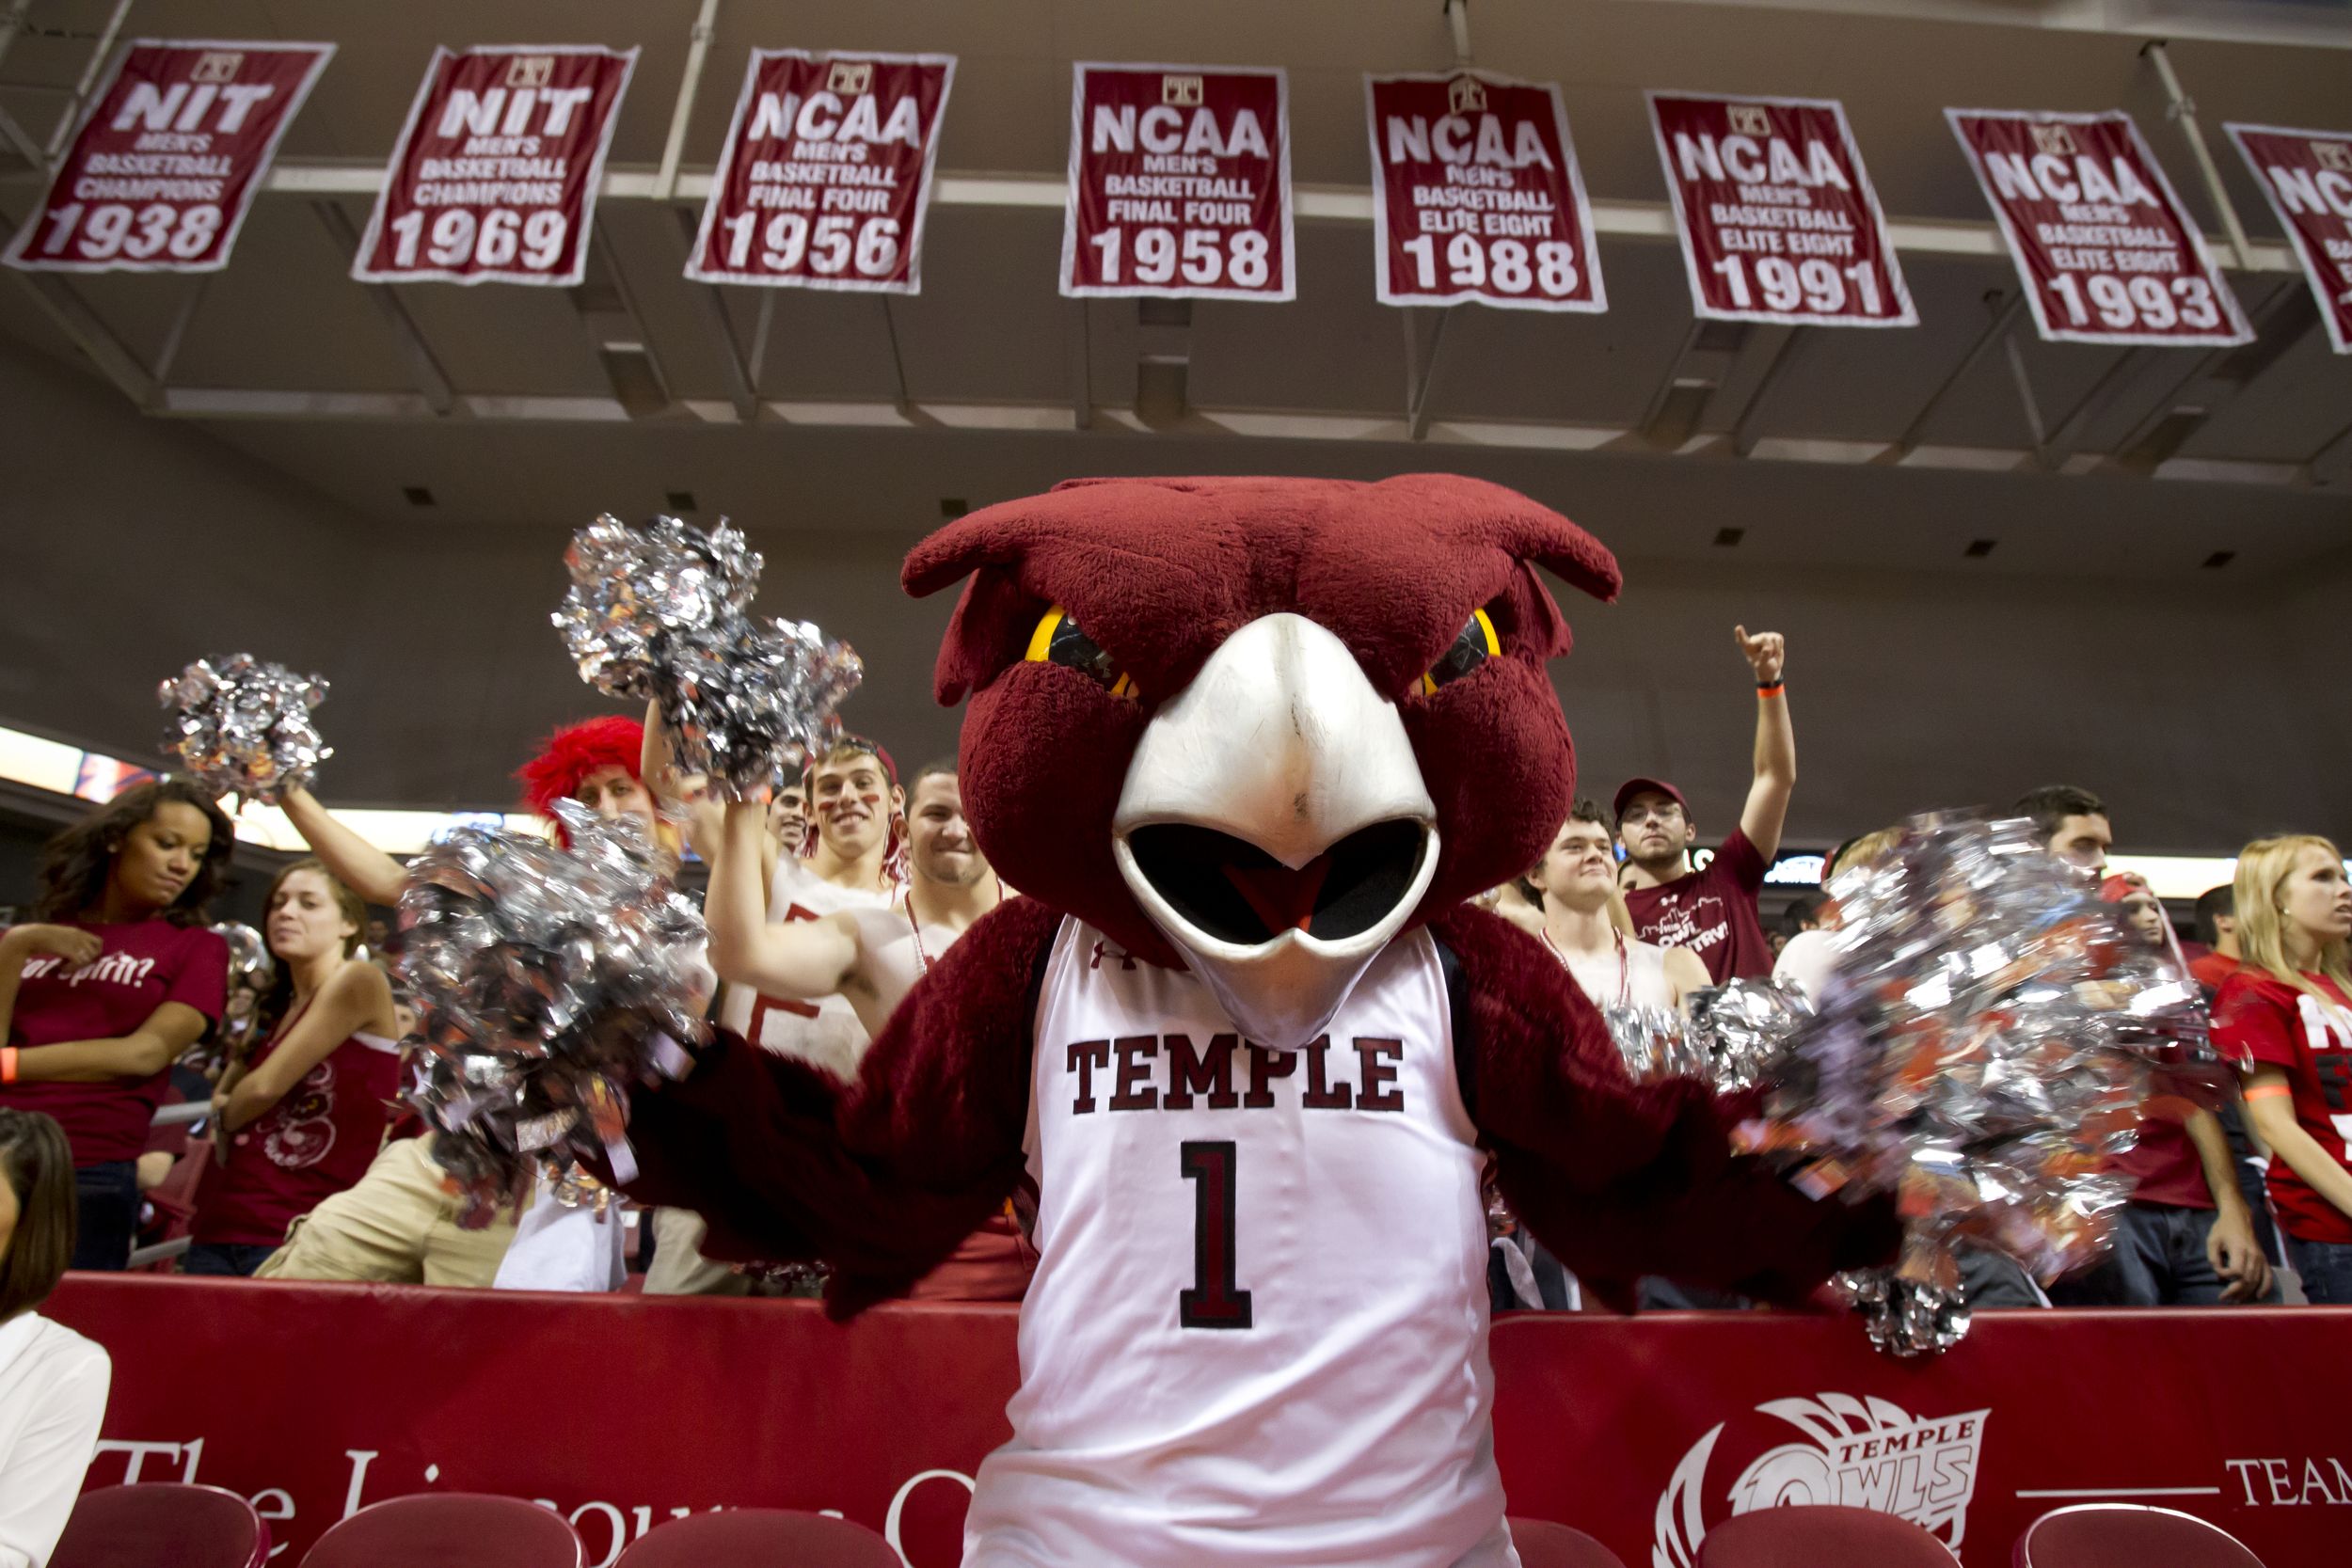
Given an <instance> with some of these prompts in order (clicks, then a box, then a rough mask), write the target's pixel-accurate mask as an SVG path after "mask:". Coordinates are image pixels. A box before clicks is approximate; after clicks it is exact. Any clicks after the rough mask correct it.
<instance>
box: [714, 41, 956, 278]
mask: <svg viewBox="0 0 2352 1568" xmlns="http://www.w3.org/2000/svg"><path fill="white" fill-rule="evenodd" d="M955 76H956V62H955V56H953V55H811V54H808V53H807V52H805V51H803V50H799V49H755V50H754V51H752V63H751V68H750V70H749V71H746V72H745V73H744V77H743V95H742V97H740V98H739V99H738V100H737V101H736V104H735V119H734V122H733V123H732V124H730V125H729V126H728V127H727V145H726V150H724V151H723V153H721V154H720V158H719V173H718V177H717V178H716V179H715V180H714V181H713V182H711V187H710V200H709V201H708V202H707V204H706V205H705V206H704V208H703V219H702V228H701V230H699V231H698V232H697V233H696V234H695V237H694V254H693V255H692V256H691V258H689V259H688V261H687V263H686V276H687V277H692V278H696V279H699V280H700V281H702V282H705V283H758V284H773V285H783V286H790V287H794V288H803V289H850V290H862V291H865V292H868V293H876V292H882V293H902V294H911V293H920V292H921V289H922V285H923V218H924V214H925V213H926V212H927V210H928V209H929V207H930V194H931V166H932V164H933V163H934V162H935V161H936V159H937V157H938V154H939V120H940V117H941V115H943V114H944V113H946V108H947V91H948V88H949V87H952V86H953V85H954V83H955Z"/></svg>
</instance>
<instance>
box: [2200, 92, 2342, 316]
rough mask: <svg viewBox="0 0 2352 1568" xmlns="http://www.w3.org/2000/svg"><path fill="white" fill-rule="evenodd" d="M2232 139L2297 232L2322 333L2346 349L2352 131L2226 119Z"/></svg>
mask: <svg viewBox="0 0 2352 1568" xmlns="http://www.w3.org/2000/svg"><path fill="white" fill-rule="evenodd" d="M2222 129H2224V130H2226V131H2228V132H2229V133H2230V139H2231V140H2232V141H2234V142H2236V143H2237V150H2238V152H2239V154H2240V155H2241V156H2243V157H2244V158H2245V160H2246V166H2247V167H2249V168H2250V169H2252V170H2253V171H2254V182H2255V183H2256V184H2258V185H2260V186H2262V188H2263V195H2264V196H2265V197H2267V198H2270V211H2271V213H2272V214H2273V215H2275V216H2276V217H2277V218H2278V220H2279V227H2280V228H2281V229H2283V230H2286V231H2287V232H2288V233H2289V234H2290V235H2292V236H2293V237H2294V239H2295V250H2296V255H2298V256H2300V257H2302V258H2303V276H2304V277H2308V278H2310V279H2311V282H2312V297H2313V298H2314V299H2316V300H2318V301H2319V314H2320V319H2321V320H2323V321H2325V322H2326V323H2327V324H2328V342H2329V343H2331V344H2333V345H2334V347H2335V351H2336V352H2337V353H2338V354H2352V131H2287V130H2282V129H2280V127H2279V126H2276V125H2227V126H2224V127H2222Z"/></svg>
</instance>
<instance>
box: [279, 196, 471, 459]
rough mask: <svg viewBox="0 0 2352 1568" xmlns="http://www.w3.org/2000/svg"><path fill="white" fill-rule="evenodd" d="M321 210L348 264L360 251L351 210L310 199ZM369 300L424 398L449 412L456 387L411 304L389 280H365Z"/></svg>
mask: <svg viewBox="0 0 2352 1568" xmlns="http://www.w3.org/2000/svg"><path fill="white" fill-rule="evenodd" d="M310 210H311V211H312V212H314V213H316V214H318V219H319V223H320V224H321V225H322V226H323V227H324V228H325V229H326V236H327V238H328V239H329V240H331V241H333V242H334V245H335V250H336V253H337V255H338V256H339V257H340V258H341V259H342V262H343V264H344V266H345V267H346V268H347V267H349V265H350V264H351V260H352V258H353V257H355V256H357V255H358V253H359V231H358V230H356V229H354V228H352V226H351V214H348V213H346V212H344V211H343V205H342V202H340V201H331V200H319V201H313V202H311V203H310ZM361 288H362V289H363V290H364V291H365V293H367V296H368V302H369V303H370V304H371V305H373V306H374V307H375V313H376V314H377V315H379V316H381V317H383V318H384V325H386V326H388V327H389V328H391V332H392V343H393V346H394V347H396V348H398V349H399V351H400V357H401V362H402V363H403V364H405V365H406V366H407V367H408V379H409V380H410V381H411V382H412V383H414V384H415V386H416V388H417V390H418V391H419V392H421V393H422V394H423V395H424V401H425V404H426V405H427V406H428V407H430V408H431V409H432V410H433V412H434V413H436V414H447V413H449V412H450V411H452V410H453V409H454V408H455V407H456V406H457V389H456V388H454V387H453V386H451V385H450V379H449V372H447V371H444V370H443V369H441V362H440V360H438V359H437V358H436V357H434V354H433V345H432V344H430V343H428V342H426V341H424V332H423V330H422V329H421V328H420V327H419V326H418V325H417V319H416V318H415V317H414V316H412V315H410V314H409V313H408V307H406V306H405V305H403V304H402V303H401V302H400V296H399V295H398V294H396V293H392V286H391V285H390V284H389V283H368V284H362V285H361Z"/></svg>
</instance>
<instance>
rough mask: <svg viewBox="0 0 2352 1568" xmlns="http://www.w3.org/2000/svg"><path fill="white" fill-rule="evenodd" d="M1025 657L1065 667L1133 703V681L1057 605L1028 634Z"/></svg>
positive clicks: (1032, 660) (1101, 647) (1032, 662)
mask: <svg viewBox="0 0 2352 1568" xmlns="http://www.w3.org/2000/svg"><path fill="white" fill-rule="evenodd" d="M1027 657H1028V661H1029V662H1030V663H1031V664H1061V665H1067V666H1068V667H1069V668H1071V669H1073V670H1075V671H1077V672H1078V673H1080V674H1083V675H1091V676H1092V677H1093V678H1094V680H1095V682H1096V683H1097V684H1098V685H1100V686H1101V687H1103V689H1105V690H1106V691H1108V692H1109V693H1110V694H1111V695H1112V696H1114V697H1125V698H1128V699H1130V700H1133V698H1134V697H1135V695H1136V683H1135V681H1134V680H1133V679H1132V678H1130V677H1129V676H1128V675H1127V674H1126V673H1124V672H1122V671H1121V670H1120V668H1119V666H1118V665H1116V664H1114V663H1112V662H1111V656H1110V655H1109V654H1107V653H1104V651H1103V645H1102V644H1101V643H1099V642H1097V641H1094V639H1093V638H1091V637H1089V636H1088V635H1087V634H1086V633H1085V632H1084V631H1083V630H1081V629H1080V628H1079V626H1078V623H1077V620H1076V618H1075V617H1073V615H1072V614H1071V613H1070V612H1069V611H1068V610H1064V609H1062V607H1061V606H1059V605H1056V606H1055V607H1054V608H1053V609H1051V610H1047V611H1046V612H1045V613H1044V614H1043V615H1042V616H1041V617H1040V618H1039V620H1038V623H1037V630H1035V631H1033V632H1031V633H1030V634H1029V652H1028V655H1027Z"/></svg>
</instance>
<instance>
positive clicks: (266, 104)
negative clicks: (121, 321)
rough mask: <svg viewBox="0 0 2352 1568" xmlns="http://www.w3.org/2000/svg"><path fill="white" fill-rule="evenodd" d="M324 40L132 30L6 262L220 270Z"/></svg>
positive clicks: (45, 267)
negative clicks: (227, 38)
mask: <svg viewBox="0 0 2352 1568" xmlns="http://www.w3.org/2000/svg"><path fill="white" fill-rule="evenodd" d="M334 54H335V46H334V45H333V44H331V43H243V42H237V43H228V42H215V41H211V40H158V39H136V40H133V41H132V42H131V43H129V44H128V45H126V46H125V47H124V49H123V52H122V54H121V55H120V56H119V57H118V58H117V59H116V61H115V68H114V73H113V74H112V75H110V76H109V77H107V78H106V83H105V85H104V86H103V87H101V88H99V90H98V94H97V96H96V97H95V98H93V99H91V100H90V105H89V108H88V109H87V111H86V112H85V113H84V114H83V116H82V123H81V124H80V125H78V126H76V127H75V128H74V134H73V142H72V146H71V147H69V148H68V149H67V150H66V154H65V161H64V162H63V163H61V164H59V165H58V166H57V177H56V180H54V181H52V182H50V186H49V192H48V194H47V195H46V196H45V197H43V198H41V204H40V206H39V207H38V208H36V209H35V210H34V211H33V213H32V214H31V215H30V216H28V217H27V218H25V220H24V227H23V228H22V229H20V230H17V235H16V238H15V240H14V241H13V242H12V243H10V245H8V264H9V265H10V266H15V267H25V268H29V269H33V270H37V271H48V272H217V271H219V270H220V269H221V268H222V267H225V266H227V265H228V264H229V251H230V246H232V245H235V244H236V243H237V230H239V229H240V228H242V227H243V226H244V224H245V214H246V212H247V211H248V210H249V209H250V208H251V207H252V205H253V195H254V192H255V191H257V190H258V189H260V187H261V182H262V175H263V173H264V172H266V171H267V169H268V168H269V161H270V157H271V155H272V154H273V153H275V152H276V151H277V150H278V138H279V137H281V136H283V135H285V134H286V127H287V126H289V125H291V124H293V123H294V114H295V112H296V111H297V110H299V109H300V108H301V107H302V101H303V100H304V99H305V98H308V97H309V96H310V87H311V86H312V84H314V83H315V82H317V81H318V79H319V72H320V71H324V70H326V62H327V61H328V60H329V59H330V58H332V57H333V56H334Z"/></svg>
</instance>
